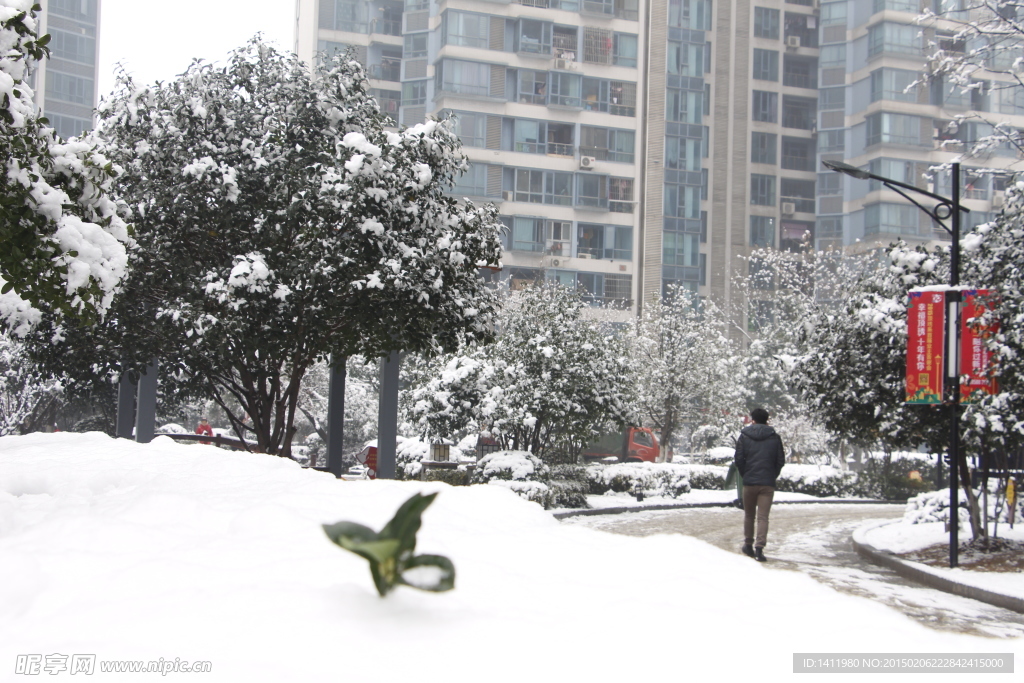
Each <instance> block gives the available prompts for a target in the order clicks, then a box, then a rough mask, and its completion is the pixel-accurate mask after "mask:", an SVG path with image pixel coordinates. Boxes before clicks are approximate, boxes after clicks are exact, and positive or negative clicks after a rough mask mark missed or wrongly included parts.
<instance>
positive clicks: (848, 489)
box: [775, 464, 857, 498]
mask: <svg viewBox="0 0 1024 683" xmlns="http://www.w3.org/2000/svg"><path fill="white" fill-rule="evenodd" d="M856 482H857V475H855V474H854V473H853V472H845V471H843V470H840V469H837V468H835V467H829V466H825V465H795V464H788V465H786V466H785V467H784V468H782V473H781V474H780V475H779V479H778V481H776V482H775V490H776V491H786V492H791V493H806V494H807V495H810V496H819V497H822V498H824V497H827V496H852V495H854V490H855V486H856Z"/></svg>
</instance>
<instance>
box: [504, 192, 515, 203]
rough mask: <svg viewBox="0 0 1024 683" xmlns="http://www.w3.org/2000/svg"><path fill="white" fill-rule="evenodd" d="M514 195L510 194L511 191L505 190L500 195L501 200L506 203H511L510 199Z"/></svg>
mask: <svg viewBox="0 0 1024 683" xmlns="http://www.w3.org/2000/svg"><path fill="white" fill-rule="evenodd" d="M514 195H515V193H514V192H512V191H511V190H505V191H504V192H502V193H501V198H502V199H503V200H504V201H506V202H511V201H513V199H512V197H513V196H514Z"/></svg>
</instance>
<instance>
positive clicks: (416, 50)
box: [402, 33, 428, 59]
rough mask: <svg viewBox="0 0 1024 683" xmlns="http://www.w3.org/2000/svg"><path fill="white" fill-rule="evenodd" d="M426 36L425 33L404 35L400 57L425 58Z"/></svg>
mask: <svg viewBox="0 0 1024 683" xmlns="http://www.w3.org/2000/svg"><path fill="white" fill-rule="evenodd" d="M427 35H428V34H426V33H410V34H408V35H406V36H405V39H404V40H403V46H402V57H403V58H404V59H416V58H417V57H426V56H427Z"/></svg>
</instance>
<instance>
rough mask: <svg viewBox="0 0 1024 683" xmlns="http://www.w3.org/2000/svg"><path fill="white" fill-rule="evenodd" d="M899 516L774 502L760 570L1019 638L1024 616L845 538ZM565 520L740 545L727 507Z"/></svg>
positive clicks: (894, 510) (875, 509)
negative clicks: (949, 589) (956, 591)
mask: <svg viewBox="0 0 1024 683" xmlns="http://www.w3.org/2000/svg"><path fill="white" fill-rule="evenodd" d="M902 515H903V507H902V506H898V505H829V504H819V505H813V506H812V505H784V504H779V505H776V506H774V507H773V508H772V516H771V521H772V523H771V528H770V529H769V532H768V546H767V547H766V548H765V555H767V556H768V558H769V561H768V563H767V566H768V567H770V568H772V569H777V570H788V571H802V572H804V573H806V574H808V575H810V576H812V577H814V578H815V579H817V580H819V581H821V582H822V583H825V584H826V585H829V586H831V587H833V588H835V589H836V590H841V591H844V592H847V593H851V594H854V595H859V596H863V597H867V598H870V599H872V600H877V601H879V602H882V603H884V604H886V605H889V606H890V607H892V608H894V609H897V610H899V611H901V612H903V613H904V614H906V615H907V616H909V617H911V618H913V619H916V620H917V621H919V622H921V623H923V624H926V625H927V626H930V627H932V628H935V629H940V630H948V631H955V632H958V633H968V634H973V635H981V636H990V637H1021V636H1024V614H1019V613H1017V612H1012V611H1010V610H1005V609H1000V608H998V607H994V606H991V605H986V604H984V603H981V602H978V601H976V600H970V599H968V598H962V597H959V596H956V595H950V594H948V593H943V592H941V591H937V590H934V589H931V588H926V587H923V586H921V585H919V584H917V583H915V582H911V581H908V580H906V579H904V578H902V577H900V576H899V575H897V574H896V573H895V572H893V571H892V570H890V569H886V568H884V567H880V566H878V565H875V564H873V563H871V562H868V561H867V560H864V559H863V558H861V557H860V556H859V555H858V554H857V553H856V551H855V550H854V548H853V544H852V542H851V540H850V536H851V534H852V533H853V530H854V529H856V528H857V527H859V526H860V525H862V524H865V523H866V522H868V521H869V520H881V519H893V518H897V517H900V516H902ZM564 523H567V524H580V525H584V526H588V527H591V528H595V529H600V530H603V531H608V532H612V533H619V534H625V535H629V536H648V535H651V534H658V533H679V534H685V535H687V536H693V537H695V538H700V539H702V540H705V541H707V542H708V543H711V544H712V545H715V546H718V547H719V548H722V549H723V550H727V551H729V552H739V548H740V546H741V545H742V543H743V513H742V511H740V510H736V509H732V508H696V509H682V510H666V511H658V512H637V513H630V514H623V515H607V516H605V515H601V516H593V517H574V518H571V519H568V520H565V522H564ZM751 561H753V560H751Z"/></svg>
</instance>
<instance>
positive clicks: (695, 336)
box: [631, 290, 742, 450]
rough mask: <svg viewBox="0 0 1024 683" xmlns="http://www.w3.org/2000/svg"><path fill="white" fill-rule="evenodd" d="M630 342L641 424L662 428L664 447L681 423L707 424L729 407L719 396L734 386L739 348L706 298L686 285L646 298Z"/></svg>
mask: <svg viewBox="0 0 1024 683" xmlns="http://www.w3.org/2000/svg"><path fill="white" fill-rule="evenodd" d="M632 341H633V344H632V347H633V348H632V353H631V360H632V362H633V366H634V369H633V375H632V376H633V377H634V378H635V380H636V384H637V389H636V396H637V404H638V409H639V411H640V414H641V417H642V419H643V420H644V422H645V423H647V424H650V425H652V426H653V427H655V428H657V429H660V430H661V446H662V449H663V450H665V449H667V448H668V447H669V445H670V444H671V443H672V441H673V439H674V438H675V437H676V436H677V434H678V433H679V431H680V428H681V427H683V425H693V426H701V425H705V424H710V423H711V422H713V421H715V420H714V416H715V415H717V414H718V413H720V412H722V411H725V412H726V413H728V412H729V410H728V406H724V405H722V404H721V403H722V401H721V399H722V398H723V396H726V395H729V393H730V387H732V388H735V387H736V386H737V378H736V377H735V374H734V373H735V371H736V370H737V369H738V368H737V365H738V364H736V363H735V362H734V358H735V356H736V355H737V351H738V349H737V348H736V345H735V344H734V343H733V342H731V341H730V339H729V338H728V337H727V336H726V334H725V320H724V317H723V316H722V315H721V312H720V311H719V310H718V307H717V306H715V305H714V304H713V303H712V302H711V301H710V300H705V301H703V302H698V301H697V299H696V297H695V296H694V295H691V294H690V293H689V292H687V291H685V290H673V291H670V293H669V296H667V297H666V298H664V299H657V300H655V301H651V302H649V303H648V304H647V305H645V306H644V309H643V313H642V315H641V316H640V318H639V319H638V320H637V322H636V325H635V331H634V335H633V337H632ZM730 398H734V397H731V396H730ZM736 410H742V406H738V407H736V408H734V409H733V412H734V411H736Z"/></svg>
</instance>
